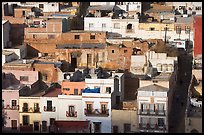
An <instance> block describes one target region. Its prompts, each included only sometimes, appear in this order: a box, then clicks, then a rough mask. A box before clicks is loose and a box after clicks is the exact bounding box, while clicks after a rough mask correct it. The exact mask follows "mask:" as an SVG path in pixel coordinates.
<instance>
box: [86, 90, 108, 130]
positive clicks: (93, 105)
mask: <svg viewBox="0 0 204 135" xmlns="http://www.w3.org/2000/svg"><path fill="white" fill-rule="evenodd" d="M111 116H112V114H111V95H110V94H102V93H82V119H83V120H86V121H90V123H91V133H111Z"/></svg>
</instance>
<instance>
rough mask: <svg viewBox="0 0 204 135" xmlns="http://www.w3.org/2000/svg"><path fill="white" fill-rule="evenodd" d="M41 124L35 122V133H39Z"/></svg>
mask: <svg viewBox="0 0 204 135" xmlns="http://www.w3.org/2000/svg"><path fill="white" fill-rule="evenodd" d="M39 129H40V127H39V122H34V131H39Z"/></svg>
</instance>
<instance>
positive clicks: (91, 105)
mask: <svg viewBox="0 0 204 135" xmlns="http://www.w3.org/2000/svg"><path fill="white" fill-rule="evenodd" d="M86 107H87V113H89V114H90V113H92V109H93V104H91V103H88V104H86Z"/></svg>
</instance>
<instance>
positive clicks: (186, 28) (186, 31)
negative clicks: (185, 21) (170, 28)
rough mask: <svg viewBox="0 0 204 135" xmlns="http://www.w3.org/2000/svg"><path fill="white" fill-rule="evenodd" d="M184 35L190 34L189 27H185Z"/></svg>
mask: <svg viewBox="0 0 204 135" xmlns="http://www.w3.org/2000/svg"><path fill="white" fill-rule="evenodd" d="M185 33H186V34H190V27H189V26H185Z"/></svg>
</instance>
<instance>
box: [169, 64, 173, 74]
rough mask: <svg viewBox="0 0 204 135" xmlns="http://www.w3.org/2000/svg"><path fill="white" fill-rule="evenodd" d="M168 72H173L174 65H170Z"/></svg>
mask: <svg viewBox="0 0 204 135" xmlns="http://www.w3.org/2000/svg"><path fill="white" fill-rule="evenodd" d="M168 71H171V72H172V71H173V64H169V65H168Z"/></svg>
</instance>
